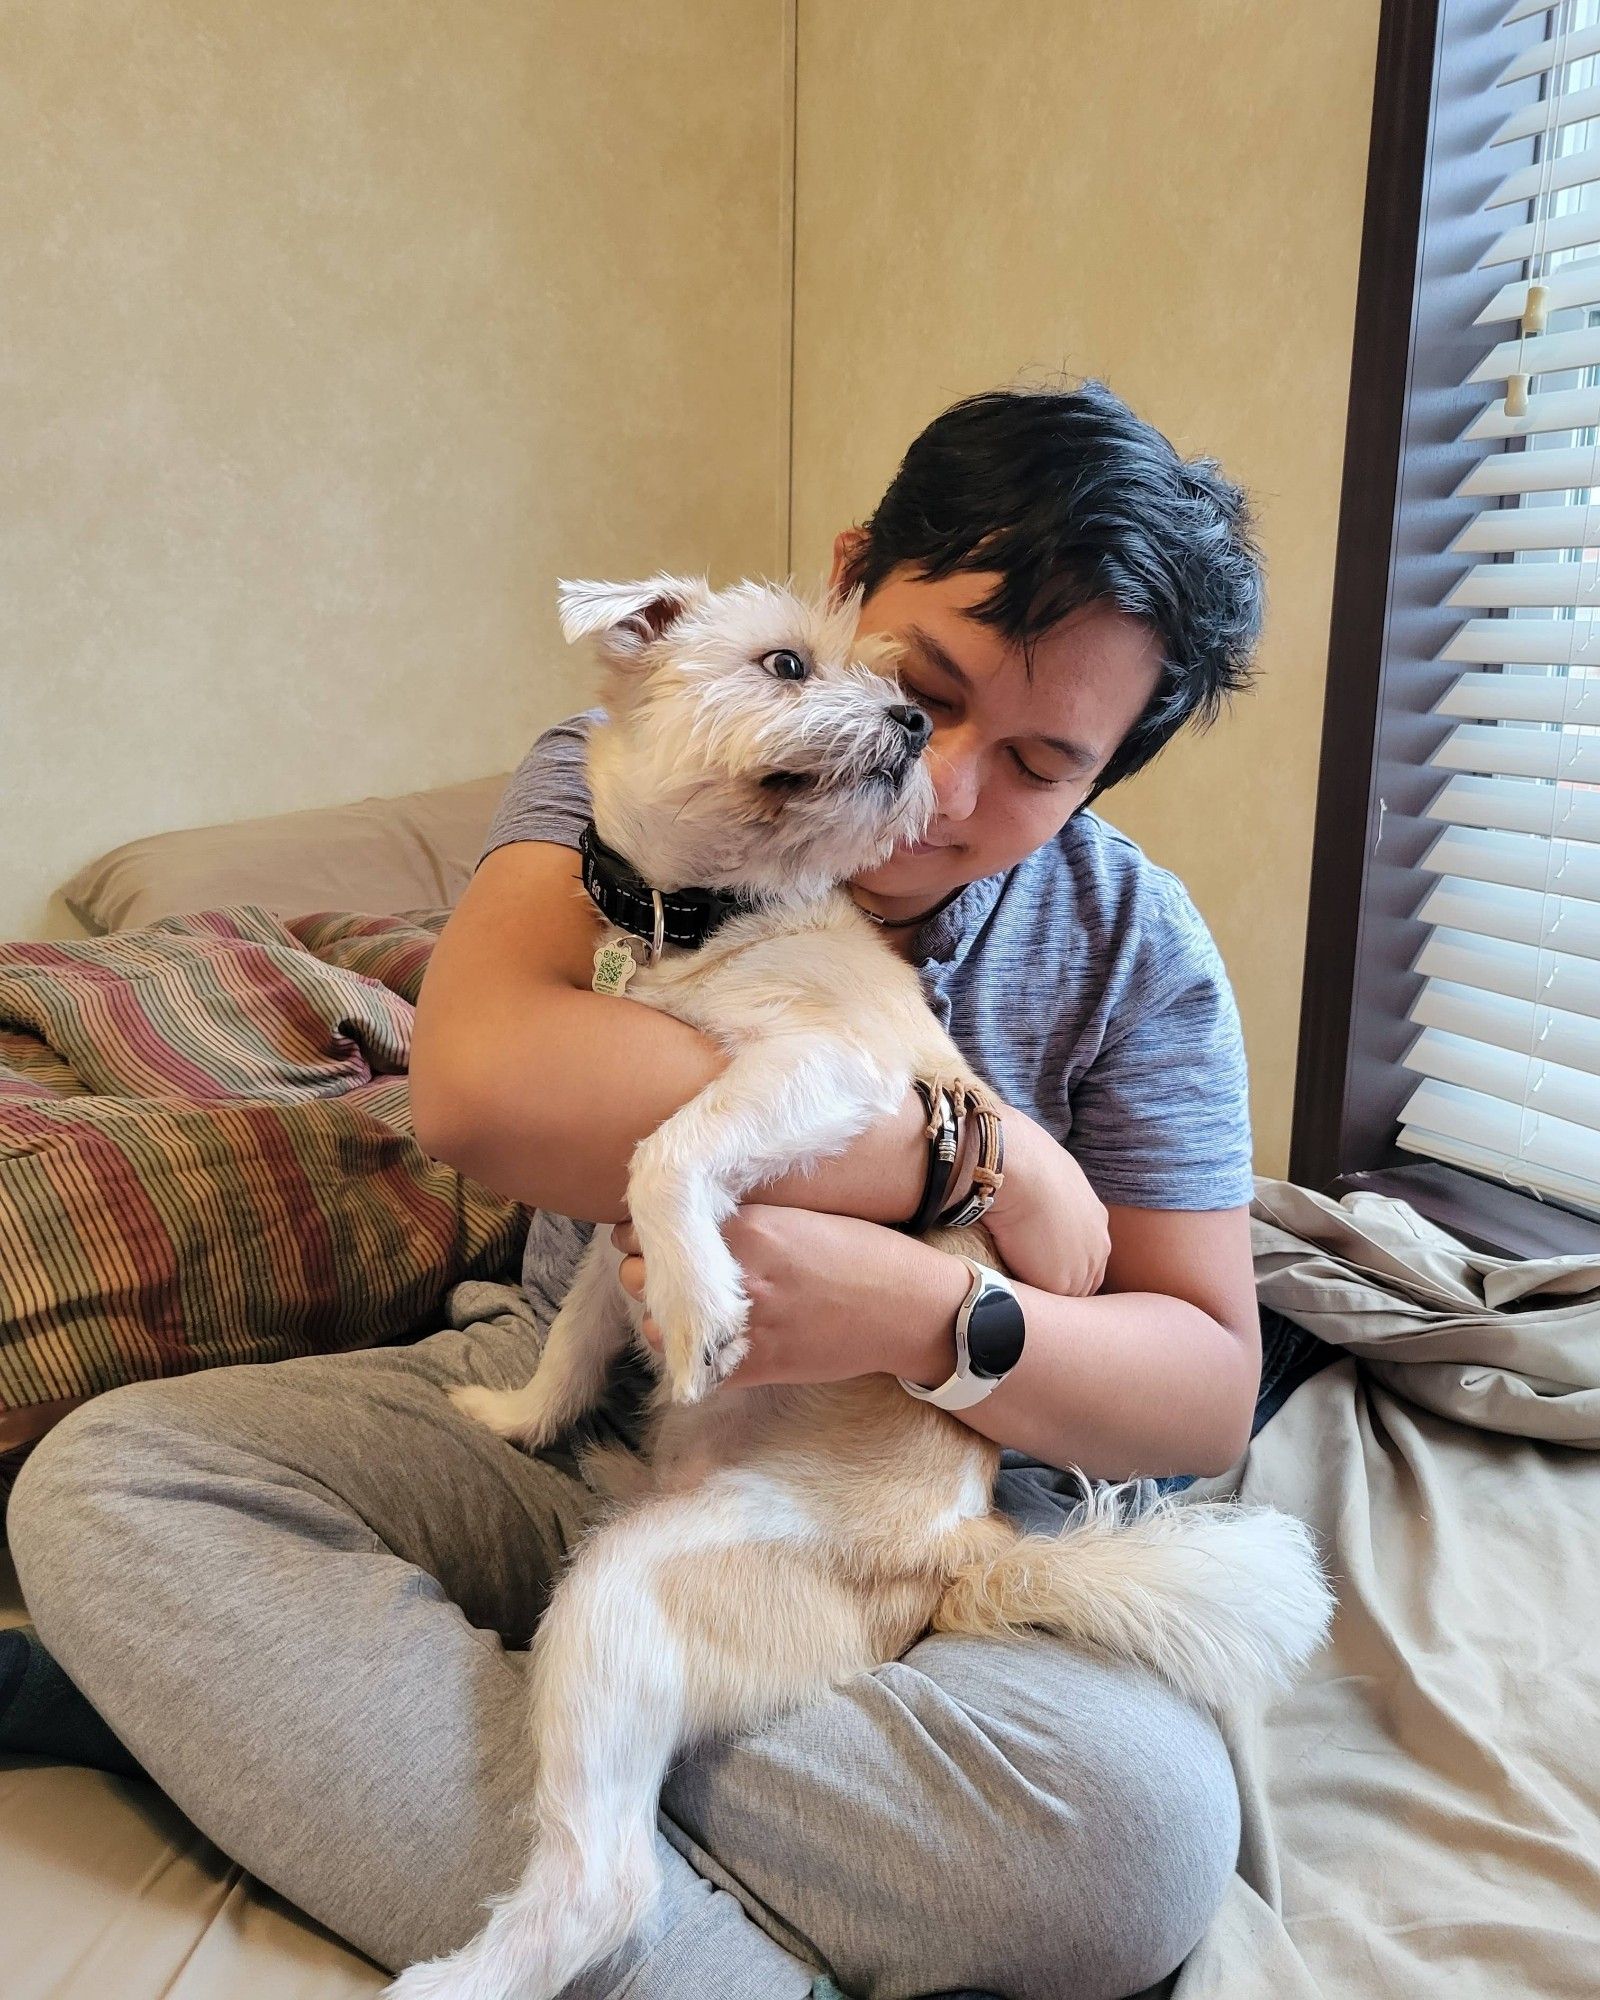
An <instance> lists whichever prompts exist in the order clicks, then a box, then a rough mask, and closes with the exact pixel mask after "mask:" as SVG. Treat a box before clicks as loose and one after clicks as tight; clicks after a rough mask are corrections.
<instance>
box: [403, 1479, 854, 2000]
mask: <svg viewBox="0 0 1600 2000" xmlns="http://www.w3.org/2000/svg"><path fill="white" fill-rule="evenodd" d="M716 1493H717V1482H716V1481H715V1480H713V1481H712V1482H711V1484H710V1486H708V1487H707V1488H703V1489H701V1490H700V1491H699V1492H698V1493H696V1494H693V1495H688V1496H679V1495H674V1496H672V1497H670V1498H666V1499H659V1498H658V1499H655V1500H650V1501H647V1502H646V1503H645V1504H644V1505H643V1506H642V1507H640V1508H638V1509H636V1510H635V1511H634V1512H632V1513H631V1514H629V1515H627V1516H626V1517H625V1518H624V1519H622V1520H619V1521H617V1522H615V1523H608V1524H604V1525H602V1526H600V1527H598V1528H596V1529H595V1530H594V1531H593V1532H592V1533H591V1534H590V1535H589V1536H588V1537H587V1538H586V1539H585V1541H584V1542H583V1543H581V1544H580V1546H579V1548H578V1551H577V1553H576V1555H575V1556H574V1557H573V1559H572V1562H571V1565H570V1566H569V1568H568V1569H567V1570H566V1571H565V1572H564V1574H563V1575H562V1577H561V1579H560V1580H559V1582H558V1583H557V1586H556V1590H555V1593H554V1595H553V1596H552V1598H551V1601H550V1604H549V1606H548V1608H547V1609H546V1611H545V1614H544V1617H543V1618H542V1620H541V1621H540V1624H539V1629H538V1631H537V1633H536V1634H535V1637H534V1643H533V1651H532V1657H531V1660H530V1667H531V1690H530V1692H531V1697H532V1708H533V1723H534V1729H535V1732H536V1739H537V1741H538V1744H539V1767H538V1776H537V1778H536V1781H535V1790H534V1799H533V1815H534V1820H535V1824H536V1827H537V1833H536V1837H535V1845H534V1848H533V1852H532V1854H531V1856H530V1858H529V1861H528V1865H527V1868H526V1869H525V1871H524V1873H523V1877H522V1880H521V1882H520V1883H519V1884H518V1886H517V1887H516V1888H515V1889H514V1890H512V1891H511V1892H510V1893H509V1894H508V1895H505V1896H502V1897H498V1898H496V1899H495V1901H494V1902H493V1903H491V1905H490V1906H489V1907H490V1916H489V1921H488V1924H487V1926H486V1927H485V1929H484V1930H483V1931H481V1932H480V1933H479V1935H478V1936H477V1937H476V1938H475V1939H474V1940H473V1941H472V1943H471V1944H469V1945H467V1946H466V1947H465V1948H464V1949H463V1950H462V1951H460V1952H457V1953H456V1954H455V1955H454V1956H453V1957H452V1958H449V1959H444V1960H439V1961H436V1962H435V1963H434V1964H432V1965H429V1966H418V1967H415V1968H413V1970H412V1971H411V1972H410V1973H408V1974H406V1975H405V1977H404V1978H403V1979H402V1980H401V1981H400V1982H399V1984H398V1985H397V1986H396V1987H395V1988H394V1989H393V1991H394V1994H395V1995H396V1996H398V2000H489V1996H491V1995H492V1996H496V2000H500V1996H506V1995H514V1996H516V2000H554V1996H556V1995H558V1994H559V1993H561V1992H562V1991H563V1989H564V1988H565V1987H566V1986H567V1985H569V1983H570V1982H571V1981H572V1980H574V1979H576V1978H577V1977H578V1975H579V1974H580V1973H581V1972H583V1971H584V1969H585V1968H586V1967H588V1966H590V1965H593V1964H596V1963H598V1961H599V1960H600V1959H602V1958H604V1957H606V1956H608V1955H609V1954H610V1953H611V1952H613V1951H615V1950H616V1949H617V1947H618V1946H619V1945H621V1944H622V1943H623V1942H624V1941H625V1940H626V1939H627V1938H628V1936H629V1935H630V1934H631V1933H632V1932H633V1930H634V1929H635V1928H636V1927H637V1925H638V1924H639V1922H640V1921H641V1920H642V1919H643V1918H644V1917H645V1916H646V1914H647V1913H648V1912H649V1910H650V1908H651V1906H652V1905H653V1903H654V1901H655V1898H656V1896H657V1894H658V1893H659V1890H660V1882H661V1877H660V1867H659V1863H658V1861H657V1859H656V1818H657V1811H658V1801H659V1795H660V1790H661V1785H662V1781H663V1779H664V1778H665V1776H666V1773H667V1769H668V1766H669V1764H670V1762H671V1760H672V1758H673V1756H674V1754H675V1753H676V1752H677V1751H678V1750H679V1749H680V1748H682V1747H683V1746H684V1745H685V1744H687V1743H690V1742H693V1741H695V1740H697V1739H698V1738H700V1737H702V1736H706V1735H709V1734H713V1733H715V1734H724V1733H731V1732H734V1731H737V1730H741V1729H747V1728H751V1727H754V1726H755V1725H757V1724H759V1723H761V1722H763V1721H765V1720H767V1719H769V1718H771V1717H772V1716H774V1715H776V1714H779V1713H781V1712H783V1711H784V1710H786V1709H789V1708H793V1707H796V1706H799V1705H801V1704H803V1703H804V1702H806V1701H808V1700H811V1699H815V1698H816V1697H818V1696H820V1695H821V1694H822V1693H823V1692H824V1691H825V1690H826V1689H827V1687H828V1686H829V1685H830V1684H831V1683H833V1682H835V1681H839V1680H843V1679H845V1678H846V1677H847V1676H848V1675H850V1674H852V1673H856V1672H861V1671H864V1670H865V1669H867V1668H869V1667H871V1666H873V1665H875V1664H876V1663H877V1661H878V1660H879V1659H881V1658H882V1657H884V1655H883V1654H882V1653H881V1652H880V1651H878V1650H876V1649H875V1646H874V1643H873V1634H872V1632H871V1631H870V1630H869V1622H868V1621H869V1607H868V1605H867V1603H866V1601H865V1597H864V1595H863V1596H861V1597H858V1596H857V1595H856V1593H855V1592H854V1591H852V1590H851V1589H850V1588H849V1587H848V1586H847V1585H846V1584H844V1583H843V1582H841V1581H840V1580H839V1579H838V1578H837V1577H836V1576H834V1575H832V1574H830V1573H829V1572H828V1571H827V1569H826V1568H825V1567H824V1565H823V1564H822V1563H821V1562H820V1561H819V1560H818V1559H817V1557H816V1556H814V1555H812V1554H809V1553H808V1552H807V1551H806V1550H805V1548H803V1547H802V1546H800V1545H798V1544H797V1543H796V1542H794V1541H789V1542H782V1541H777V1540H775V1539H771V1537H773V1535H774V1532H775V1530H776V1531H777V1532H781V1531H782V1516H783V1514H784V1513H785V1511H786V1510H787V1508H788V1506H789V1503H788V1502H787V1500H786V1499H785V1497H784V1496H783V1495H782V1494H781V1493H780V1492H778V1491H777V1490H776V1489H775V1488H774V1489H769V1491H768V1493H766V1494H764V1495H758V1494H752V1493H750V1492H748V1491H747V1490H746V1491H743V1492H740V1491H733V1490H730V1489H728V1488H725V1489H724V1491H723V1493H722V1495H721V1496H720V1502H719V1498H718V1497H715V1496H716ZM762 1517H765V1518H762ZM763 1537H765V1538H766V1539H763Z"/></svg>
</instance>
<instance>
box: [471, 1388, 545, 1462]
mask: <svg viewBox="0 0 1600 2000" xmlns="http://www.w3.org/2000/svg"><path fill="white" fill-rule="evenodd" d="M448 1393H449V1397H450V1400H451V1402H452V1403H454V1404H455V1406H456V1408H457V1409H458V1410H459V1411H460V1412H461V1414H462V1415H463V1416H464V1417H471V1418H472V1420H473V1422H474V1423H479V1424H483V1425H484V1426H485V1427H486V1428H487V1429H489V1430H491V1431H493V1432H494V1434H495V1436H496V1437H503V1438H509V1439H511V1440H512V1442H514V1443H516V1444H524V1445H528V1446H530V1447H531V1448H532V1449H534V1450H537V1449H538V1448H539V1447H540V1446H541V1445H544V1444H548V1443H549V1441H550V1440H549V1437H547V1436H546V1434H545V1433H546V1431H547V1430H549V1429H550V1428H551V1427H550V1426H549V1424H548V1422H547V1419H546V1415H545V1411H544V1407H543V1402H542V1399H541V1398H538V1397H535V1396H534V1395H533V1394H532V1393H531V1391H530V1390H529V1389H489V1388H485V1387H484V1386H483V1385H482V1384H481V1383H478V1382H469V1383H466V1384H464V1385H463V1386H462V1387H460V1388H456V1389H451V1390H450V1391H449V1392H448Z"/></svg>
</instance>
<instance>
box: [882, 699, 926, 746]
mask: <svg viewBox="0 0 1600 2000" xmlns="http://www.w3.org/2000/svg"><path fill="white" fill-rule="evenodd" d="M889 719H890V721H891V722H898V723H899V725H900V727H901V728H902V729H903V730H904V731H905V733H906V734H907V736H909V737H910V738H911V747H912V748H913V749H914V750H920V749H921V748H922V746H923V744H924V743H926V742H927V740H928V738H929V737H930V736H931V735H932V734H933V724H932V723H931V722H930V721H929V720H928V717H927V715H926V714H925V713H924V711H923V710H922V709H920V708H913V707H912V706H911V704H910V703H909V702H904V701H897V702H896V703H895V704H894V705H893V707H892V708H891V709H890V710H889Z"/></svg>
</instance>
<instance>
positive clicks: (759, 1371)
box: [611, 1201, 971, 1389]
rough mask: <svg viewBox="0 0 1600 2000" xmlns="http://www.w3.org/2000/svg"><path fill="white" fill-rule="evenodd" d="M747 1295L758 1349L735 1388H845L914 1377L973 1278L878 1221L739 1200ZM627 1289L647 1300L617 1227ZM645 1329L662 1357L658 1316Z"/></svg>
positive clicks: (738, 1233)
mask: <svg viewBox="0 0 1600 2000" xmlns="http://www.w3.org/2000/svg"><path fill="white" fill-rule="evenodd" d="M722 1239H723V1241H724V1242H725V1243H726V1244H727V1246H728V1248H729V1249H730V1250H731V1251H732V1252H733V1255H734V1257H735V1258H736V1259H737V1261H738V1264H739V1267H740V1270H741V1272H742V1273H743V1276H744V1287H745V1290H746V1292H747V1293H748V1294H749V1296H750V1319H749V1323H748V1325H747V1326H746V1328H745V1337H746V1339H747V1340H748V1341H749V1343H750V1351H749V1353H748V1354H746V1356H745V1357H744V1359H743V1360H742V1361H741V1362H740V1363H739V1365H738V1367H737V1368H735V1369H734V1371H733V1373H732V1374H731V1375H729V1376H728V1377H727V1382H726V1386H727V1387H728V1388H730V1389H754V1388H758V1387H760V1386H761V1385H762V1384H763V1383H767V1382H842V1381H846V1380H848V1379H850V1378H851V1377H853V1376H856V1375H878V1374H894V1375H901V1374H906V1373H907V1372H908V1370H909V1367H910V1365H911V1359H912V1357H916V1358H917V1359H918V1360H919V1361H920V1357H921V1356H922V1354H923V1353H924V1351H925V1350H926V1348H927V1345H928V1338H929V1329H930V1328H932V1327H935V1326H938V1325H940V1324H941V1323H946V1324H948V1325H949V1327H950V1328H951V1329H952V1342H951V1349H950V1354H951V1361H950V1365H951V1367H952V1368H953V1367H954V1366H955V1346H954V1337H953V1330H954V1327H955V1318H956V1311H957V1308H958V1307H959V1306H960V1304H961V1301H962V1300H963V1299H964V1298H965V1297H966V1294H967V1287H968V1284H969V1282H970V1276H971V1274H970V1273H969V1272H968V1270H967V1267H966V1265H965V1264H963V1263H962V1262H961V1261H960V1260H959V1259H958V1258H955V1257H950V1256H946V1255H945V1254H944V1252H943V1251H939V1250H934V1249H931V1248H930V1247H929V1246H928V1245H927V1244H926V1243H921V1242H919V1241H918V1240H917V1239H916V1238H915V1237H911V1236H906V1235H904V1234H903V1233H902V1232H900V1231H898V1230H894V1229H886V1228H885V1227H884V1226H883V1225H882V1224H881V1223H877V1222H862V1221H859V1220H858V1219H857V1218H856V1217H855V1216H852V1215H829V1214H826V1213H824V1212H822V1211H817V1210H812V1209H807V1208H785V1207H778V1206H776V1205H772V1204H768V1203H765V1202H748V1201H747V1202H742V1203H741V1204H740V1205H739V1207H738V1208H736V1209H735V1210H734V1212H733V1214H732V1215H730V1216H729V1217H728V1219H727V1221H726V1222H724V1223H723V1225H722ZM611 1241H612V1243H613V1244H614V1245H615V1246H616V1248H617V1249H618V1250H620V1251H622V1252H623V1253H624V1254H623V1259H622V1265H621V1268H620V1270H619V1272H618V1276H619V1278H620V1281H621V1284H622V1288H623V1290H624V1291H625V1292H627V1293H628V1294H629V1295H630V1297H632V1298H635V1299H640V1300H642V1299H643V1298H644V1296H645V1293H646V1289H647V1274H646V1270H645V1259H644V1257H643V1256H642V1255H641V1254H640V1248H639V1238H638V1235H637V1234H636V1232H635V1230H634V1227H633V1224H632V1223H631V1222H619V1223H616V1224H615V1225H614V1226H613V1228H612V1231H611ZM642 1330H643V1333H644V1337H645V1339H646V1340H647V1341H648V1342H649V1343H650V1345H651V1347H653V1348H654V1349H655V1351H656V1352H657V1353H658V1354H659V1353H660V1352H661V1329H660V1328H659V1327H658V1326H657V1325H656V1322H655V1321H654V1319H652V1318H651V1317H650V1316H649V1314H646V1315H645V1319H644V1325H643V1329H642Z"/></svg>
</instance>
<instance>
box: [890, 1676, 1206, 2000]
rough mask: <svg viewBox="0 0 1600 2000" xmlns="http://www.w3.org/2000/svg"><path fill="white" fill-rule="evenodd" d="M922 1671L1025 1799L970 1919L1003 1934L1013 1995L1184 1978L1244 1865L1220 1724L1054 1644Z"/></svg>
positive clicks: (1098, 1997)
mask: <svg viewBox="0 0 1600 2000" xmlns="http://www.w3.org/2000/svg"><path fill="white" fill-rule="evenodd" d="M996 1648H999V1649H1000V1651H999V1652H998V1653H997V1651H996ZM1012 1648H1016V1649H1020V1652H1018V1651H1009V1650H1008V1649H1012ZM1001 1654H1004V1655H1005V1656H1006V1659H1007V1665H1006V1667H1005V1668H1003V1669H1001V1671H1000V1672H999V1673H997V1671H996V1663H997V1660H998V1659H999V1658H1000V1657H1001ZM985 1655H987V1656H988V1657H987V1658H985V1657H984V1656H985ZM913 1658H914V1659H915V1660H916V1662H917V1665H918V1667H919V1669H920V1670H921V1671H924V1672H929V1673H931V1674H932V1675H934V1676H936V1677H937V1681H938V1684H939V1686H940V1688H941V1689H942V1690H944V1692H945V1693H946V1694H948V1695H952V1696H954V1698H955V1699H956V1701H957V1702H958V1703H959V1704H960V1706H961V1707H962V1708H964V1709H965V1710H966V1711H967V1714H968V1715H969V1716H971V1717H972V1718H973V1719H974V1720H975V1721H977V1722H978V1723H979V1725H980V1727H982V1728H983V1729H984V1731H985V1733H986V1734H988V1735H989V1736H990V1739H991V1741H992V1743H993V1744H994V1746H995V1748H996V1750H997V1751H998V1752H999V1753H1000V1755H1001V1756H1002V1757H1003V1759H1004V1763H1005V1767H1006V1774H1005V1777H1004V1779H1003V1781H1002V1782H1003V1783H1004V1785H1005V1786H1006V1787H1007V1788H1014V1789H1015V1792H1016V1795H1017V1803H1018V1808H1019V1809H1018V1811H1016V1812H1015V1813H1014V1814H1007V1815H1004V1816H1003V1817H1004V1819H1005V1821H1006V1823H1008V1824H1010V1825H1013V1826H1015V1828H1016V1829H1017V1831H1016V1835H1015V1838H1014V1839H1013V1840H1012V1841H1010V1842H1009V1843H1006V1842H1002V1844H1001V1845H1000V1847H999V1849H998V1851H995V1850H993V1849H990V1848H988V1847H986V1849H985V1851H984V1853H983V1855H982V1858H981V1859H977V1858H974V1861H973V1866H974V1868H975V1870H976V1872H977V1873H978V1874H979V1875H981V1876H982V1877H984V1878H985V1881H984V1883H983V1885H982V1888H981V1892H979V1893H975V1895H974V1899H973V1904H972V1908H971V1912H970V1917H971V1920H972V1921H974V1922H976V1923H978V1924H980V1925H987V1926H989V1928H990V1931H991V1935H990V1936H989V1938H988V1939H987V1941H986V1945H987V1954H988V1956H989V1961H990V1963H991V1964H992V1965H994V1966H995V1967H1001V1966H1005V1967H1008V1968H1010V1969H1011V1984H1010V1985H1008V1986H1006V1987H1005V1988H1004V1990H1006V1991H1007V1992H1010V1991H1012V1990H1013V1988H1014V1990H1015V1991H1016V1992H1017V1993H1019V1994H1024V1995H1026V1996H1027V2000H1054V1996H1058V1995H1059V1996H1067V1995H1071V1996H1072V2000H1125V1996H1128V1995H1131V1994H1137V1993H1140V1992H1142V1991H1143V1989H1144V1988H1145V1987H1147V1986H1151V1985H1153V1984H1155V1983H1156V1982H1157V1981H1158V1980H1161V1979H1164V1978H1165V1977H1166V1976H1167V1975H1168V1974H1169V1973H1171V1972H1172V1971H1174V1970H1175V1969H1176V1967H1178V1966H1179V1965H1181V1964H1182V1962H1183V1960H1184V1959H1185V1958H1186V1957H1187V1956H1188V1954H1189V1952H1190V1951H1191V1950H1192V1949H1193V1948H1194V1946H1195V1945H1196V1944H1197V1943H1198V1942H1199V1940H1200V1938H1201V1936H1202V1935H1203V1934H1204V1932H1205V1930H1206V1928H1207V1926H1208V1925H1209V1923H1210V1921H1211V1919H1212V1917H1213V1915H1214V1914H1215V1912H1216V1909H1217V1906H1218V1904H1219V1903H1220V1901H1221V1899H1222V1896H1223V1893H1224V1891H1225V1889H1226V1887H1227V1883H1228V1879H1229V1877H1230V1875H1231V1874H1232V1872H1233V1868H1234V1863H1235V1861H1236V1858H1237V1855H1238V1846H1239V1795H1238V1789H1237V1786H1236V1783H1235V1780H1234V1776H1233V1770H1232V1766H1231V1765H1230V1763H1229V1760H1228V1754H1227V1751H1226V1748H1225V1747H1224V1745H1223V1742H1222V1738H1221V1735H1220V1734H1219V1732H1218V1730H1217V1727H1216V1724H1215V1723H1214V1722H1213V1721H1212V1719H1211V1718H1210V1717H1209V1716H1207V1715H1205V1714H1204V1713H1202V1712H1201V1711H1200V1710H1198V1709H1196V1708H1195V1707H1193V1706H1192V1705H1191V1704H1190V1703H1188V1702H1186V1701H1184V1700H1183V1699H1181V1698H1180V1697H1179V1696H1178V1695H1176V1694H1174V1693H1173V1692H1172V1691H1171V1690H1170V1689H1169V1688H1167V1687H1166V1686H1165V1685H1164V1684H1162V1683H1161V1682H1159V1681H1157V1680H1156V1679H1155V1678H1154V1677H1153V1676H1152V1675H1150V1674H1147V1673H1144V1672H1142V1671H1140V1670H1137V1669H1133V1668H1128V1667H1123V1666H1120V1665H1114V1664H1112V1663H1110V1662H1108V1661H1105V1660H1101V1659H1096V1658H1091V1657H1089V1656H1087V1655H1082V1654H1074V1653H1072V1652H1071V1651H1070V1649H1068V1648H1066V1647H1064V1646H1061V1645H1059V1644H1057V1643H1056V1642H1054V1641H1048V1640H1044V1639H1039V1640H1031V1639H1024V1640H1020V1641H1000V1642H989V1641H978V1642H974V1641H971V1640H966V1639H955V1640H948V1639H942V1638H941V1639H938V1640H925V1641H924V1642H923V1643H922V1645H920V1646H919V1647H918V1648H916V1649H915V1653H914V1655H913ZM880 1671H881V1670H880ZM889 1671H891V1672H894V1671H896V1670H895V1669H890V1670H889ZM902 1671H903V1670H902ZM1019 1676H1020V1681H1019ZM1019 1686H1020V1687H1021V1689H1022V1690H1024V1692H1022V1694H1021V1695H1020V1697H1019V1692H1018V1689H1019ZM986 1688H987V1693H986V1691H985V1690H986ZM1024 1802H1026V1810H1023V1809H1022V1808H1023V1805H1024ZM997 1817H999V1816H997ZM974 1887H975V1891H978V1890H979V1885H978V1884H975V1885H974ZM978 1983H979V1984H980V1985H981V1984H982V1980H981V1979H980V1980H979V1982H978Z"/></svg>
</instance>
